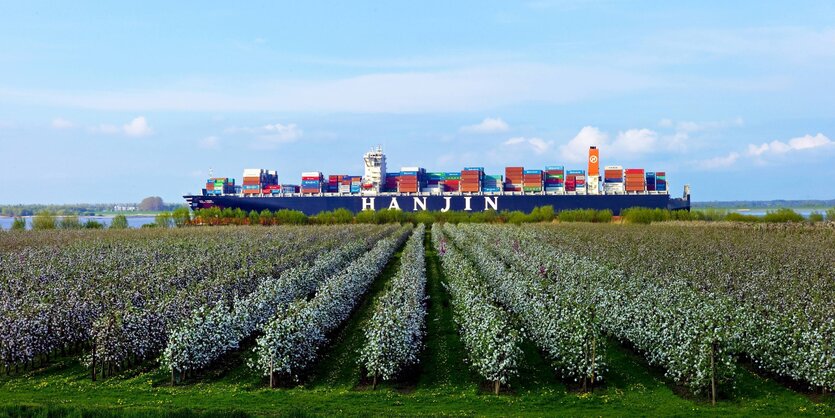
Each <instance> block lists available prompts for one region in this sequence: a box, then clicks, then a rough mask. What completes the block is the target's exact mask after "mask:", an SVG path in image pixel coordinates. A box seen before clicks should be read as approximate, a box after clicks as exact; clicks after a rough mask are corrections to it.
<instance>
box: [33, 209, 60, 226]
mask: <svg viewBox="0 0 835 418" xmlns="http://www.w3.org/2000/svg"><path fill="white" fill-rule="evenodd" d="M56 225H57V224H56V221H55V215H53V214H52V212H49V211H46V210H44V211H41V212H38V214H37V215H35V216H34V217H32V229H34V230H45V229H55V227H56Z"/></svg>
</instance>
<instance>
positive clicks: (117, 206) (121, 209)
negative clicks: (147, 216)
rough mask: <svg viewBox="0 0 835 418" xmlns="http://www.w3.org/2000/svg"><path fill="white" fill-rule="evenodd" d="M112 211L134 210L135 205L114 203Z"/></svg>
mask: <svg viewBox="0 0 835 418" xmlns="http://www.w3.org/2000/svg"><path fill="white" fill-rule="evenodd" d="M113 211H114V212H135V211H136V206H119V205H116V206H113Z"/></svg>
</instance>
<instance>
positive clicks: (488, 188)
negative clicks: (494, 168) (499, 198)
mask: <svg viewBox="0 0 835 418" xmlns="http://www.w3.org/2000/svg"><path fill="white" fill-rule="evenodd" d="M503 180H504V179H503V177H502V176H501V175H497V176H488V175H485V176H484V177H483V179H482V180H481V191H483V192H485V193H498V192H501V191H502V183H503Z"/></svg>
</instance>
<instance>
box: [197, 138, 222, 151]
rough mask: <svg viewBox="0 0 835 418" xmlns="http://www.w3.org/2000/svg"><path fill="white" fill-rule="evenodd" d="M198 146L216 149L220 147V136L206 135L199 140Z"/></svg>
mask: <svg viewBox="0 0 835 418" xmlns="http://www.w3.org/2000/svg"><path fill="white" fill-rule="evenodd" d="M200 148H203V149H218V148H220V138H218V137H216V136H207V137H205V138H203V139H201V140H200Z"/></svg>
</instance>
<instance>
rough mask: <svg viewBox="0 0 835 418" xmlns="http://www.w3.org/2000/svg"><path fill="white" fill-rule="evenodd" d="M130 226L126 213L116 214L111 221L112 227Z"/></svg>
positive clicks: (125, 227)
mask: <svg viewBox="0 0 835 418" xmlns="http://www.w3.org/2000/svg"><path fill="white" fill-rule="evenodd" d="M127 228H128V218H126V217H125V215H116V216H114V217H113V220H112V221H110V229H127Z"/></svg>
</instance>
